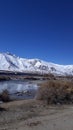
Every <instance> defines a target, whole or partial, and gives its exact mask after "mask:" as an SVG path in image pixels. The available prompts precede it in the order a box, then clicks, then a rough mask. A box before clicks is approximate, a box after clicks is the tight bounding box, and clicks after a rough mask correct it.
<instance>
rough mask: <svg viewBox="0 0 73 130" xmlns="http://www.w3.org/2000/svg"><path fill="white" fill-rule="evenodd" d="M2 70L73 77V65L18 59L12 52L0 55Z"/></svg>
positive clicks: (0, 67)
mask: <svg viewBox="0 0 73 130" xmlns="http://www.w3.org/2000/svg"><path fill="white" fill-rule="evenodd" d="M0 70H8V71H13V72H15V71H18V72H31V73H41V74H42V73H45V74H46V73H47V74H48V73H52V74H54V75H73V65H59V64H54V63H51V62H45V61H42V60H40V59H24V58H18V57H17V56H15V55H14V54H12V53H10V52H7V53H0Z"/></svg>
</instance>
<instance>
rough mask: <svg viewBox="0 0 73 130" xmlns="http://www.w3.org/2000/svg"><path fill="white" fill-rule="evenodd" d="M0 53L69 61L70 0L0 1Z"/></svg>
mask: <svg viewBox="0 0 73 130" xmlns="http://www.w3.org/2000/svg"><path fill="white" fill-rule="evenodd" d="M0 52H11V53H13V54H15V55H17V56H20V57H24V58H39V59H42V60H45V61H48V62H54V63H58V64H73V0H0Z"/></svg>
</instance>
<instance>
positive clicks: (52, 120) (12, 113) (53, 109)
mask: <svg viewBox="0 0 73 130" xmlns="http://www.w3.org/2000/svg"><path fill="white" fill-rule="evenodd" d="M0 106H1V107H2V108H5V110H4V111H2V109H1V110H0V130H37V129H38V130H73V105H46V103H44V102H42V101H38V100H21V101H14V102H9V103H3V104H1V105H0Z"/></svg>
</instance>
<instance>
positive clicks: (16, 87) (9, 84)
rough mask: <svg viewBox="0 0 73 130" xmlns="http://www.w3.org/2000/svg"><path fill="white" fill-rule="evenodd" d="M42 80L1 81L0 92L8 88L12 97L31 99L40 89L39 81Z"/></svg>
mask: <svg viewBox="0 0 73 130" xmlns="http://www.w3.org/2000/svg"><path fill="white" fill-rule="evenodd" d="M40 82H41V81H30V80H28V81H26V80H25V81H20V80H15V81H12V80H11V81H1V82H0V93H2V91H3V90H8V92H9V94H10V98H11V99H31V98H34V97H35V95H36V92H37V90H38V87H39V86H38V83H40Z"/></svg>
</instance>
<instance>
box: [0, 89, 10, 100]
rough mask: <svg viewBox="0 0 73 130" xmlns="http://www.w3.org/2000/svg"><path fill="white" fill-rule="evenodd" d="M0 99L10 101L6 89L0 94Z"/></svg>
mask: <svg viewBox="0 0 73 130" xmlns="http://www.w3.org/2000/svg"><path fill="white" fill-rule="evenodd" d="M0 99H1V101H3V102H9V101H10V97H9V92H8V90H4V91H3V92H2V93H1V94H0Z"/></svg>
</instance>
